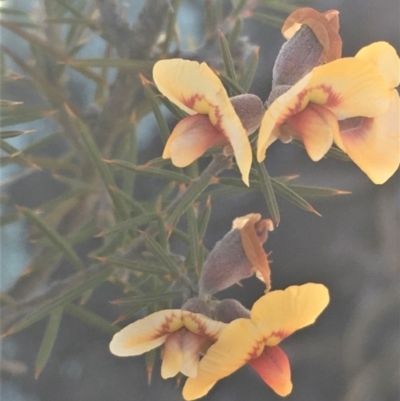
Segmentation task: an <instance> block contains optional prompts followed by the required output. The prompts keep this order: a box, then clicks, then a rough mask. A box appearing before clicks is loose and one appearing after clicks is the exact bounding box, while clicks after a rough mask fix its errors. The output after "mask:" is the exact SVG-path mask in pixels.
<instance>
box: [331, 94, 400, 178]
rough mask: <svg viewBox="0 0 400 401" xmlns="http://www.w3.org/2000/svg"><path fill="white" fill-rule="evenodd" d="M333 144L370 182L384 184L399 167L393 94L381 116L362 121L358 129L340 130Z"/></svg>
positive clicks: (398, 114)
mask: <svg viewBox="0 0 400 401" xmlns="http://www.w3.org/2000/svg"><path fill="white" fill-rule="evenodd" d="M344 123H345V121H344ZM336 142H337V143H338V145H341V148H342V149H343V150H344V151H345V152H346V153H347V154H348V155H349V157H350V158H351V159H352V160H353V161H354V163H356V164H357V166H358V167H360V169H361V170H362V171H364V173H365V174H367V176H368V177H369V178H370V179H371V180H372V182H374V183H375V184H383V183H385V182H386V181H387V180H388V179H389V178H390V177H391V176H392V175H393V174H394V173H395V172H396V171H397V169H398V168H399V164H400V101H399V94H398V93H397V91H396V90H393V91H392V99H391V103H390V108H389V110H388V112H387V113H386V114H385V115H383V116H379V117H375V118H363V119H362V121H361V123H360V125H359V126H356V127H354V128H353V129H347V130H342V131H341V132H340V135H339V138H337V140H336Z"/></svg>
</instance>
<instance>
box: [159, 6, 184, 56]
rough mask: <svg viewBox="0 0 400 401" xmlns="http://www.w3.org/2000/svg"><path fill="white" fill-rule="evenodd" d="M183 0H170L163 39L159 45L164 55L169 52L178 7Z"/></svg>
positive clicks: (174, 30)
mask: <svg viewBox="0 0 400 401" xmlns="http://www.w3.org/2000/svg"><path fill="white" fill-rule="evenodd" d="M182 1H183V0H172V4H171V7H169V9H168V12H167V16H166V20H167V29H166V36H165V41H164V43H162V45H161V50H162V52H163V54H164V55H167V54H168V52H169V48H170V45H171V42H172V39H173V37H174V35H175V32H176V19H177V17H178V11H179V7H180V5H181V4H182Z"/></svg>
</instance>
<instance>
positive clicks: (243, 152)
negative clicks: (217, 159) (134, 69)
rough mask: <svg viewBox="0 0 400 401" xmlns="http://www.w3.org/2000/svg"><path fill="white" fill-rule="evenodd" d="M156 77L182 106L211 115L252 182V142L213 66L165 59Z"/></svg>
mask: <svg viewBox="0 0 400 401" xmlns="http://www.w3.org/2000/svg"><path fill="white" fill-rule="evenodd" d="M153 78H154V82H155V83H156V85H157V87H158V89H159V90H160V91H161V93H162V94H163V95H165V96H166V97H167V98H168V99H169V100H171V101H172V102H173V103H175V104H176V105H177V106H179V107H180V108H181V109H182V110H184V111H186V112H188V113H189V114H195V113H198V114H207V115H208V117H209V118H210V121H211V123H212V124H213V125H214V126H215V127H216V129H217V130H218V131H219V133H220V134H222V135H223V136H225V138H227V140H228V141H229V142H230V144H231V146H232V148H233V151H234V154H235V158H236V163H237V164H238V167H239V170H240V172H241V173H242V179H243V181H244V183H245V184H246V185H249V173H250V167H251V161H252V153H251V146H250V142H249V139H248V138H247V134H246V130H245V129H244V128H243V125H242V123H241V121H240V119H239V117H238V116H237V114H236V112H235V109H234V108H233V105H232V103H231V102H230V100H229V97H228V94H227V93H226V90H225V88H224V87H223V85H222V83H221V81H220V80H219V79H218V77H217V76H216V75H215V74H214V73H213V71H212V70H211V68H210V67H208V65H207V64H205V63H201V64H199V63H197V62H196V61H188V60H182V59H173V60H161V61H158V62H157V63H156V64H155V65H154V69H153ZM166 157H168V156H166Z"/></svg>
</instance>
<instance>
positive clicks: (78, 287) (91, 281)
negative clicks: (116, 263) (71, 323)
mask: <svg viewBox="0 0 400 401" xmlns="http://www.w3.org/2000/svg"><path fill="white" fill-rule="evenodd" d="M113 270H114V269H113V268H112V267H107V268H103V269H101V270H99V269H98V268H95V269H92V271H90V272H89V270H86V272H85V273H84V274H83V273H77V274H76V275H74V277H73V279H72V280H71V284H72V285H69V286H68V288H67V289H64V291H62V290H61V291H58V292H57V293H55V294H52V296H51V297H47V298H46V300H45V301H44V302H43V303H42V304H41V305H40V306H39V307H37V308H35V309H34V310H33V311H32V312H31V313H29V314H28V315H26V316H24V317H23V318H22V319H20V320H19V321H17V322H16V323H15V324H13V325H12V326H11V327H10V328H9V329H8V330H7V331H6V333H5V334H4V335H10V334H14V333H17V332H19V331H21V330H23V329H25V328H27V327H29V326H30V325H32V324H34V323H36V322H37V321H39V320H41V319H43V318H44V317H45V316H47V315H48V314H49V313H51V312H53V311H54V310H55V309H57V308H58V307H62V306H64V305H66V304H67V303H69V302H71V301H73V300H74V299H76V298H79V297H80V296H82V294H84V293H85V292H86V291H87V290H89V289H91V288H94V287H97V286H98V285H100V284H101V283H102V282H103V281H105V280H106V279H107V278H108V276H109V275H110V274H112V272H113Z"/></svg>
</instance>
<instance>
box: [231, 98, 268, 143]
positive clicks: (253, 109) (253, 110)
mask: <svg viewBox="0 0 400 401" xmlns="http://www.w3.org/2000/svg"><path fill="white" fill-rule="evenodd" d="M229 100H230V101H231V103H232V106H233V108H234V109H235V111H236V114H237V115H238V117H239V118H240V121H241V122H242V125H243V128H244V129H245V130H246V132H247V135H251V134H252V133H253V132H254V131H255V130H256V129H257V128H258V127H259V126H260V123H261V119H262V117H263V114H264V107H263V103H262V101H261V99H260V98H259V97H258V96H256V95H252V94H244V95H238V96H233V97H231V98H229Z"/></svg>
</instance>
